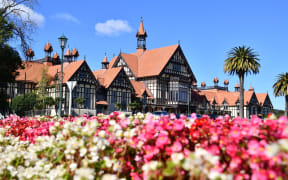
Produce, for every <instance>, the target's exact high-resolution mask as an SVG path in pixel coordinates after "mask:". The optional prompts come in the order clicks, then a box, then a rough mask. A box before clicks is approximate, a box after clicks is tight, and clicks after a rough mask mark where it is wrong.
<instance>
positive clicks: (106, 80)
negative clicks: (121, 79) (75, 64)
mask: <svg viewBox="0 0 288 180" xmlns="http://www.w3.org/2000/svg"><path fill="white" fill-rule="evenodd" d="M121 70H122V67H116V68H111V69H101V70H98V71H93V74H94V76H95V78H96V79H97V80H98V81H99V83H100V85H102V86H104V87H105V88H109V86H110V85H111V83H112V82H113V81H114V79H115V78H116V77H117V75H118V74H119V72H120V71H121Z"/></svg>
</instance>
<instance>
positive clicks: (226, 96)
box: [199, 89, 254, 106]
mask: <svg viewBox="0 0 288 180" xmlns="http://www.w3.org/2000/svg"><path fill="white" fill-rule="evenodd" d="M199 94H200V95H205V96H206V99H207V100H208V101H209V102H210V104H212V103H213V100H215V102H216V104H217V105H222V104H223V102H224V101H226V102H227V103H228V105H229V106H235V105H236V102H237V101H238V100H239V98H240V92H230V91H223V90H217V89H209V90H202V91H201V92H199ZM253 94H254V92H253V91H244V105H248V104H249V102H250V101H251V98H252V96H253Z"/></svg>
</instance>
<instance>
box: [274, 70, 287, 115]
mask: <svg viewBox="0 0 288 180" xmlns="http://www.w3.org/2000/svg"><path fill="white" fill-rule="evenodd" d="M273 88H274V95H275V96H285V116H286V117H288V92H287V91H288V73H287V72H286V73H282V74H279V75H278V76H277V80H276V82H275V83H274V84H273Z"/></svg>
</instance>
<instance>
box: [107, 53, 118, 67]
mask: <svg viewBox="0 0 288 180" xmlns="http://www.w3.org/2000/svg"><path fill="white" fill-rule="evenodd" d="M117 59H118V56H114V57H113V58H112V59H111V61H110V63H109V68H113V67H112V66H113V65H114V64H115V62H116V60H117Z"/></svg>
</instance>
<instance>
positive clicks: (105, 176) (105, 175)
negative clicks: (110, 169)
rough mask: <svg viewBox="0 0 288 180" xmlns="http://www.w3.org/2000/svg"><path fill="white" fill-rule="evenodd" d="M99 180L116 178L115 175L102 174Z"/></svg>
mask: <svg viewBox="0 0 288 180" xmlns="http://www.w3.org/2000/svg"><path fill="white" fill-rule="evenodd" d="M101 180H117V176H116V175H115V174H104V175H103V176H102V178H101Z"/></svg>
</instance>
